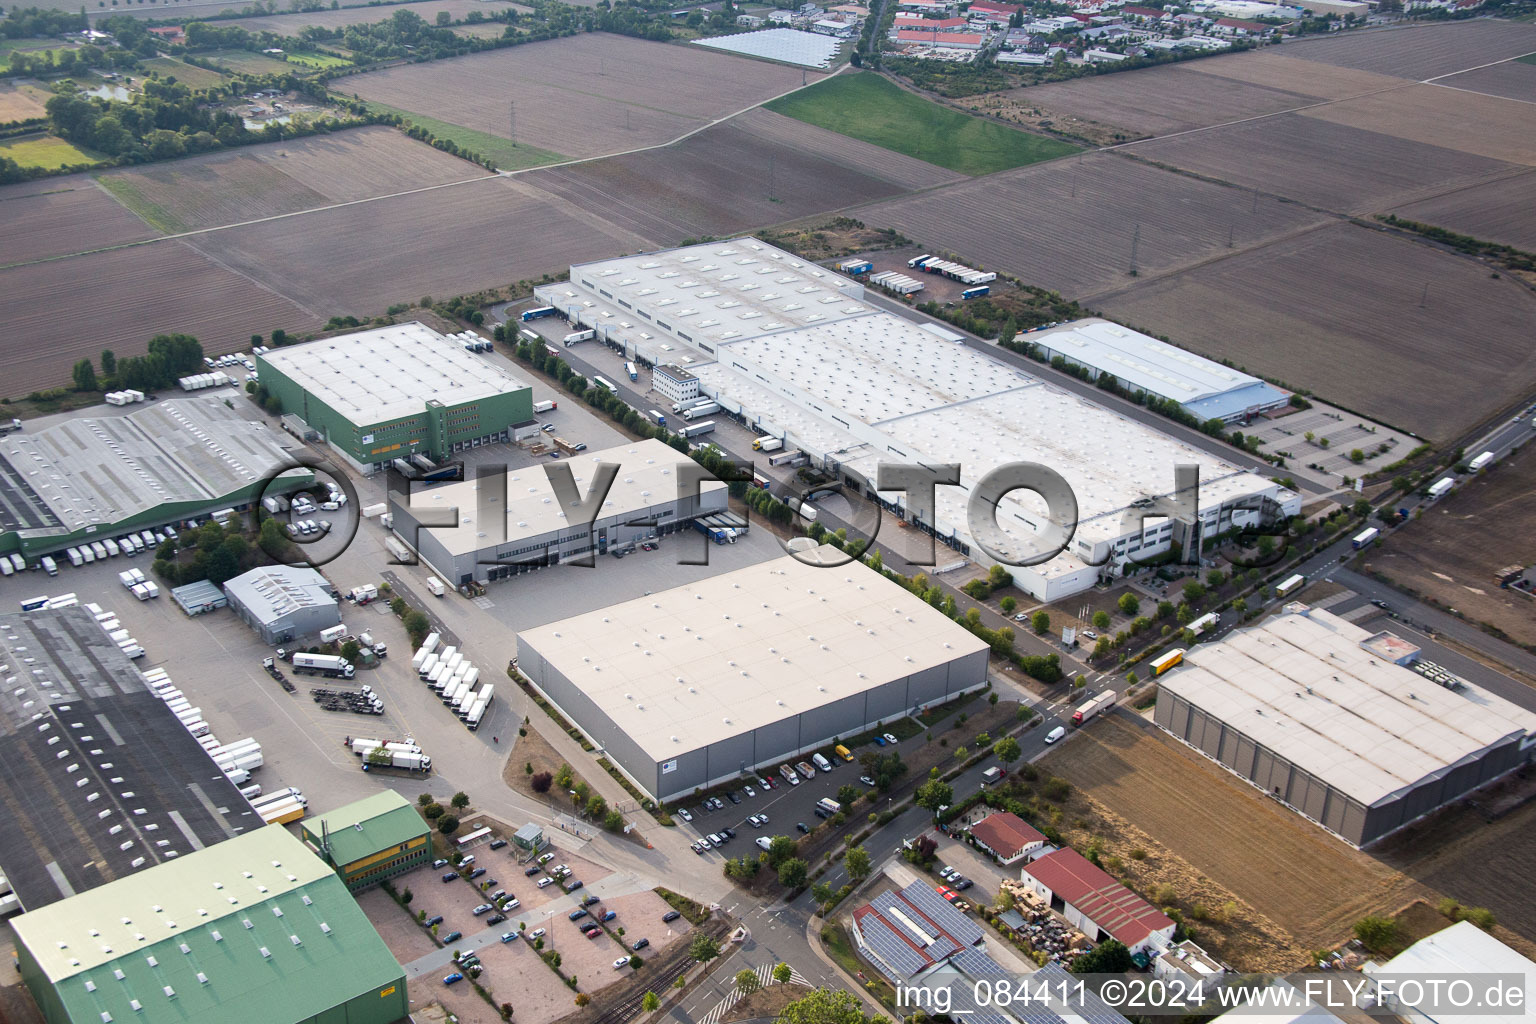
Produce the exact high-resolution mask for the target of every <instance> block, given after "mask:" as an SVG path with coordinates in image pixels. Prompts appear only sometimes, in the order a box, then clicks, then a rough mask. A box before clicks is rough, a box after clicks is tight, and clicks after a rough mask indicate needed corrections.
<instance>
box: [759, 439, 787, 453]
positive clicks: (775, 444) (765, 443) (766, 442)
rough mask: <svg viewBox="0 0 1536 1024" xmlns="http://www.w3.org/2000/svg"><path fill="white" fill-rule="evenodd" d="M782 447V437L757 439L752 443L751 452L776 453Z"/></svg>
mask: <svg viewBox="0 0 1536 1024" xmlns="http://www.w3.org/2000/svg"><path fill="white" fill-rule="evenodd" d="M783 447H784V439H783V438H782V437H759V438H757V439H756V440H755V441H753V442H752V450H753V451H755V452H776V451H778V450H779V449H780V448H783Z"/></svg>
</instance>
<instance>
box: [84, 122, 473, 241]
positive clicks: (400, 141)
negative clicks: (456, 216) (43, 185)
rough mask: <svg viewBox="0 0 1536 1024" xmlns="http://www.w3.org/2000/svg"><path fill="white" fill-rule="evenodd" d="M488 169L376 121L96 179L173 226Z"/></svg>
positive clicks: (155, 220) (311, 205) (311, 204)
mask: <svg viewBox="0 0 1536 1024" xmlns="http://www.w3.org/2000/svg"><path fill="white" fill-rule="evenodd" d="M489 173H490V172H488V171H485V170H484V169H483V168H479V167H476V166H474V165H473V164H470V163H467V162H466V161H463V160H460V159H459V158H458V157H453V156H449V155H448V154H447V153H444V152H442V151H441V150H437V149H434V148H432V147H431V146H429V145H427V144H426V143H424V142H417V141H415V140H414V139H411V138H409V137H407V136H405V135H402V134H401V133H400V132H397V131H395V130H394V129H393V128H383V127H374V128H358V129H354V130H352V131H346V132H337V133H335V134H331V135H315V136H310V137H309V138H305V139H294V140H291V141H287V142H272V143H266V144H264V145H259V146H246V147H243V148H241V149H235V150H228V151H225V152H222V153H212V154H208V155H205V156H196V157H191V158H189V159H186V160H174V161H167V162H164V163H157V164H149V165H147V166H145V167H139V168H131V169H124V170H118V171H111V172H108V173H106V174H103V175H101V177H100V181H101V184H102V186H103V187H104V188H106V190H107V191H108V192H111V193H112V194H113V195H115V196H116V197H117V198H118V200H119V201H120V202H122V204H123V205H124V206H126V207H128V209H130V210H132V211H133V212H135V213H137V214H138V215H139V216H141V217H142V218H144V220H145V221H146V222H148V223H149V224H150V225H152V226H154V227H156V228H158V229H160V230H162V231H165V232H168V233H176V232H182V231H190V230H194V229H197V228H209V227H219V226H223V225H226V224H238V223H241V222H243V221H249V220H258V219H260V218H263V217H272V216H276V215H278V214H284V213H294V212H297V211H299V210H312V209H315V208H316V207H321V206H328V205H330V204H333V203H345V202H350V201H352V200H354V199H367V198H370V197H373V196H382V195H390V194H392V193H395V192H406V191H410V190H411V189H418V188H425V187H427V186H430V185H441V184H443V183H445V182H450V181H464V180H466V179H469V178H478V177H485V176H487V175H488V174H489Z"/></svg>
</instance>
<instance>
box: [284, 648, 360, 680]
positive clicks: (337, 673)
mask: <svg viewBox="0 0 1536 1024" xmlns="http://www.w3.org/2000/svg"><path fill="white" fill-rule="evenodd" d="M293 670H294V671H295V672H297V673H299V674H300V675H320V676H329V677H331V678H333V679H351V678H352V675H353V673H354V672H355V671H356V670H355V669H353V667H352V663H351V662H350V661H348V660H347V659H346V658H343V657H340V656H339V655H335V654H305V653H303V652H302V651H301V652H299V653H297V654H295V655H294V656H293Z"/></svg>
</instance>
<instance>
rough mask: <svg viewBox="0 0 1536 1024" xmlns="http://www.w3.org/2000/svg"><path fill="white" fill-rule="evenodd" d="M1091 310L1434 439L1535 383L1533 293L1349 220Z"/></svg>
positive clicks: (1123, 294)
mask: <svg viewBox="0 0 1536 1024" xmlns="http://www.w3.org/2000/svg"><path fill="white" fill-rule="evenodd" d="M1426 284H1427V285H1428V294H1427V297H1426V295H1425V285H1426ZM1421 299H1422V300H1423V304H1422V305H1421V304H1420V302H1421ZM1096 304H1097V305H1098V306H1099V307H1100V308H1102V309H1104V310H1105V311H1106V312H1107V313H1108V314H1109V315H1112V316H1114V317H1116V318H1117V319H1120V320H1123V321H1124V322H1128V323H1133V324H1137V325H1139V326H1141V327H1144V328H1148V329H1151V330H1153V331H1156V332H1159V333H1164V334H1168V335H1170V336H1173V337H1175V338H1176V340H1177V341H1178V342H1179V343H1180V344H1181V345H1184V346H1185V347H1187V348H1190V349H1193V350H1194V351H1196V352H1199V353H1201V354H1202V355H1206V356H1210V357H1212V358H1215V359H1230V360H1231V361H1232V362H1233V363H1235V364H1236V365H1238V366H1241V367H1245V368H1246V369H1248V370H1249V371H1250V372H1254V373H1262V374H1265V375H1268V376H1271V377H1274V378H1278V379H1280V380H1283V381H1285V382H1287V383H1288V384H1291V385H1292V386H1299V387H1306V388H1309V389H1312V390H1315V391H1316V392H1318V394H1320V395H1322V396H1323V397H1324V398H1326V399H1327V400H1329V401H1331V402H1336V403H1338V404H1340V405H1342V406H1344V407H1345V408H1348V409H1352V410H1355V411H1357V412H1359V413H1360V414H1361V415H1364V416H1368V417H1370V418H1372V419H1377V420H1380V421H1381V422H1383V423H1387V424H1390V425H1392V426H1395V427H1398V428H1401V429H1405V430H1409V431H1412V432H1413V433H1416V434H1419V435H1421V436H1424V437H1428V438H1431V439H1438V440H1445V439H1448V438H1450V437H1453V436H1455V435H1456V434H1457V433H1458V432H1459V431H1461V430H1463V429H1465V428H1469V427H1471V426H1472V425H1474V424H1475V423H1477V422H1478V421H1479V420H1481V419H1482V418H1483V417H1484V416H1486V415H1488V414H1490V413H1492V412H1493V411H1494V410H1495V409H1498V408H1501V407H1503V406H1505V405H1507V404H1509V403H1511V402H1513V401H1515V400H1517V399H1518V398H1519V397H1520V396H1522V395H1524V394H1526V393H1527V391H1528V389H1529V386H1530V384H1529V382H1530V381H1531V380H1532V379H1533V378H1536V351H1533V349H1532V348H1531V345H1530V325H1531V323H1533V322H1536V297H1532V295H1531V294H1530V292H1529V291H1528V290H1526V289H1525V288H1523V287H1521V286H1520V285H1519V284H1517V283H1515V282H1512V281H1510V280H1508V279H1499V280H1494V279H1492V278H1490V276H1489V274H1488V271H1487V269H1486V268H1485V267H1483V266H1481V265H1480V264H1477V263H1474V262H1472V261H1471V260H1466V259H1461V258H1458V257H1455V256H1451V255H1449V254H1447V253H1444V252H1441V251H1439V250H1436V249H1433V248H1431V247H1430V246H1427V245H1423V244H1419V243H1415V242H1411V241H1408V240H1405V239H1402V238H1398V237H1395V236H1392V235H1389V234H1386V233H1384V232H1380V231H1372V230H1370V229H1367V228H1361V227H1356V226H1353V225H1349V224H1335V225H1330V226H1328V227H1326V228H1323V229H1321V230H1318V231H1313V232H1308V233H1306V234H1303V235H1300V236H1298V237H1295V238H1289V239H1284V240H1281V241H1278V242H1275V243H1273V244H1270V245H1265V246H1260V247H1257V248H1255V249H1252V250H1250V251H1248V252H1244V253H1239V254H1237V255H1234V256H1232V257H1230V258H1228V259H1224V260H1220V261H1218V262H1214V263H1210V264H1207V265H1205V266H1201V267H1198V268H1196V269H1194V270H1190V271H1187V272H1185V273H1183V274H1179V275H1177V276H1175V277H1172V278H1169V279H1166V280H1161V281H1149V282H1146V283H1143V284H1137V285H1132V286H1131V287H1129V288H1125V289H1123V290H1121V291H1120V292H1118V293H1116V294H1113V295H1106V296H1100V297H1099V298H1098V300H1097V302H1096Z"/></svg>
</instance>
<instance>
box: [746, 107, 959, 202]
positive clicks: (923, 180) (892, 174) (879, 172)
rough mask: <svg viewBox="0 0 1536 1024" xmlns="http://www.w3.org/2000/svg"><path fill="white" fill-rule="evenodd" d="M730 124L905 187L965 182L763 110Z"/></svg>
mask: <svg viewBox="0 0 1536 1024" xmlns="http://www.w3.org/2000/svg"><path fill="white" fill-rule="evenodd" d="M730 123H731V124H732V125H733V126H735V127H737V128H740V129H742V130H743V131H745V132H747V133H748V134H750V135H752V136H755V137H756V138H758V139H761V140H762V141H764V142H772V143H776V144H778V145H780V146H783V147H785V148H786V149H792V150H798V151H800V152H802V153H807V154H810V155H813V156H817V157H821V158H823V159H826V160H830V161H832V162H833V163H836V164H842V165H843V166H844V167H849V168H852V169H853V170H856V171H860V172H862V173H864V174H871V175H874V176H875V177H877V178H879V179H881V180H882V181H888V182H890V183H891V184H893V185H899V186H900V187H902V188H912V189H916V188H932V187H933V186H934V185H947V184H949V183H951V182H955V181H963V180H964V179H965V175H963V174H961V173H959V172H958V171H951V170H947V169H945V168H943V167H940V166H938V165H937V164H930V163H928V162H926V161H924V160H915V159H913V158H912V157H909V156H903V155H902V154H900V153H893V152H891V151H890V150H888V149H883V148H881V147H880V146H875V145H872V144H870V143H868V142H860V141H859V140H858V139H852V138H849V137H848V136H846V135H840V134H838V133H837V132H833V131H828V130H827V129H825V128H817V127H816V126H815V125H812V124H806V123H805V122H804V121H797V120H795V119H794V118H792V117H785V116H784V115H782V114H775V113H774V112H773V111H771V110H765V109H763V108H761V107H759V108H757V109H756V110H749V111H747V112H746V113H745V114H742V115H741V116H740V117H737V118H734V119H733V120H732V121H731V122H730Z"/></svg>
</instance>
